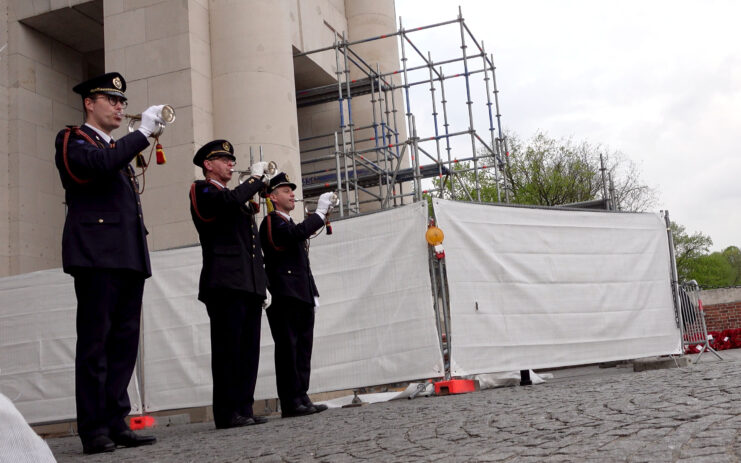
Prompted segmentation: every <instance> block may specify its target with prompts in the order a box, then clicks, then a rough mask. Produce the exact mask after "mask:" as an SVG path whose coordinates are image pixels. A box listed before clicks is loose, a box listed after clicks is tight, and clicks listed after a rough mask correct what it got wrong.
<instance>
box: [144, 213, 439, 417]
mask: <svg viewBox="0 0 741 463" xmlns="http://www.w3.org/2000/svg"><path fill="white" fill-rule="evenodd" d="M426 219H427V210H426V205H425V204H422V203H420V204H412V205H409V206H405V207H403V208H398V209H394V210H389V211H384V212H379V213H376V214H372V215H368V216H362V217H357V218H352V219H348V220H342V221H338V222H335V223H334V224H333V228H334V234H333V235H331V236H327V235H326V234H322V235H320V236H318V237H317V238H316V239H313V240H312V241H311V251H310V258H311V267H312V271H313V273H314V277H315V279H316V283H317V286H318V288H319V292H320V294H321V306H320V307H319V308H318V309H317V312H316V322H315V328H314V354H313V358H312V375H311V389H310V392H312V393H313V392H322V391H330V390H339V389H345V388H352V387H359V386H367V385H373V384H386V383H391V382H398V381H404V380H408V379H418V378H429V377H435V376H442V374H443V373H442V371H443V370H442V354H441V352H440V348H439V342H438V338H437V328H436V326H435V316H434V310H433V301H432V291H431V286H430V279H429V272H428V270H427V268H428V263H427V259H428V257H427V244H426V242H425V240H424V233H425V229H426ZM200 268H201V249H200V247H193V248H184V249H178V250H172V251H163V252H155V253H152V269H153V271H152V272H153V276H152V278H151V279H150V280H148V281H147V284H146V286H145V291H144V320H143V326H142V332H143V338H142V339H143V355H142V369H143V374H142V376H143V384H144V404H145V409H146V410H148V411H155V410H162V409H171V408H181V407H190V406H200V405H207V404H210V403H211V367H210V363H211V362H210V356H211V354H210V352H211V346H210V334H209V321H208V315H207V314H206V308H205V306H204V305H203V304H202V303H200V302H198V301H197V300H196V295H197V292H198V275H199V272H200ZM273 352H274V351H273V340H272V337H271V335H270V328H269V326H268V323H267V317H266V316H265V315H264V313H263V324H262V336H261V351H260V368H259V371H258V382H257V388H256V390H255V398H256V399H265V398H274V397H277V392H276V389H275V368H274V362H273Z"/></svg>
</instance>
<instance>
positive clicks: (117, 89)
mask: <svg viewBox="0 0 741 463" xmlns="http://www.w3.org/2000/svg"><path fill="white" fill-rule="evenodd" d="M72 91H73V92H75V93H78V94H80V95H81V96H82V97H83V98H87V97H89V96H90V95H93V94H95V93H104V94H106V95H113V96H118V97H121V98H124V99H125V98H126V96H125V95H124V92H125V91H126V80H125V79H124V78H123V76H122V75H121V74H119V73H118V72H109V73H107V74H103V75H100V76H96V77H93V78H91V79H88V80H86V81H85V82H81V83H79V84H77V85H75V86H74V87H73V88H72Z"/></svg>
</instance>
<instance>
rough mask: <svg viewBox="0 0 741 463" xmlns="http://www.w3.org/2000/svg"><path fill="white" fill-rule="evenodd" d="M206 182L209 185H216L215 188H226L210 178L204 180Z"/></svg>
mask: <svg viewBox="0 0 741 463" xmlns="http://www.w3.org/2000/svg"><path fill="white" fill-rule="evenodd" d="M206 181H207V182H209V183H213V184H214V185H216V186H217V187H219V188H221V189H224V188H226V185H222V184H221V182H219V181H218V180H214V179H212V178H211V177H208V178H206Z"/></svg>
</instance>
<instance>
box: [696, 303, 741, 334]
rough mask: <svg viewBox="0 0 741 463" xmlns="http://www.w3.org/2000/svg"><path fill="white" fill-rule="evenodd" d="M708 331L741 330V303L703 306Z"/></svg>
mask: <svg viewBox="0 0 741 463" xmlns="http://www.w3.org/2000/svg"><path fill="white" fill-rule="evenodd" d="M703 309H705V322H706V323H707V325H708V331H723V330H727V329H733V328H741V301H737V302H729V303H725V304H715V305H703Z"/></svg>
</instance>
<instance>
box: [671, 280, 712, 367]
mask: <svg viewBox="0 0 741 463" xmlns="http://www.w3.org/2000/svg"><path fill="white" fill-rule="evenodd" d="M678 288H679V305H680V307H681V311H682V314H681V315H682V350H683V351H684V352H686V353H691V354H698V355H697V358H695V361H694V363H697V362H699V361H700V357H702V354H704V353H705V351H710V352H712V353H713V354H714V355H715V356H716V357H718V359H719V360H723V358H722V357H721V356H720V355H718V352H716V351H715V349H713V348H712V347H711V346H710V341H709V339H708V328H707V325H706V324H705V312H704V311H703V310H702V300H701V299H700V286H698V284H697V282H696V281H695V280H691V281H689V282H685V283H682V284H681V285H679V286H678ZM697 349H699V351H698V350H697Z"/></svg>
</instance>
